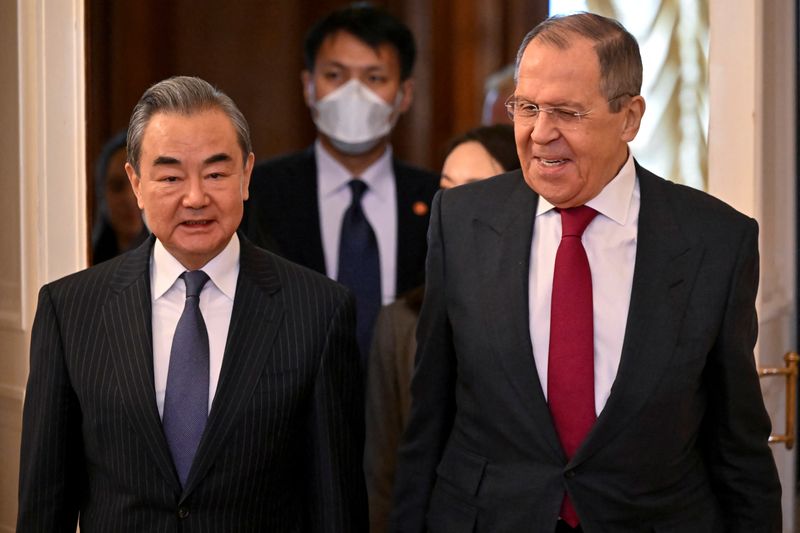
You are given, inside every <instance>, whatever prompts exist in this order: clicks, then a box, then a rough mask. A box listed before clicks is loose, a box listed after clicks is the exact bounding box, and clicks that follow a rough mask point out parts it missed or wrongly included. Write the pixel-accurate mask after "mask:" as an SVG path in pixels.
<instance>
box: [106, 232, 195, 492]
mask: <svg viewBox="0 0 800 533" xmlns="http://www.w3.org/2000/svg"><path fill="white" fill-rule="evenodd" d="M154 242H155V239H154V237H152V236H151V237H150V238H149V239H147V241H145V243H144V244H142V245H141V246H139V248H137V249H136V250H134V251H132V252H131V253H129V254H128V255H127V256H126V257H125V259H124V260H123V261H122V262H121V263H120V266H119V268H118V269H117V271H116V272H115V273H114V275H113V277H112V278H111V282H110V284H111V296H110V297H109V299H108V301H107V302H106V303H105V305H104V306H103V321H104V323H105V327H106V332H107V335H108V343H109V352H110V354H111V359H112V362H113V366H114V370H115V372H116V375H117V384H118V386H119V390H120V395H121V397H122V403H123V406H124V410H125V412H126V413H127V414H128V417H129V418H130V420H131V422H132V423H133V427H134V429H135V430H136V431H137V432H138V433H139V435H140V436H141V437H142V438H143V440H144V442H145V443H146V447H147V449H148V450H149V452H150V455H151V457H152V459H153V462H154V463H155V465H156V467H157V468H158V470H159V471H161V474H162V475H163V476H164V478H165V479H166V480H167V481H168V482H169V483H170V484H172V485H173V486H174V487H175V488H176V489H178V488H179V487H180V484H179V482H178V478H177V476H176V474H175V468H174V467H173V464H172V457H171V455H170V453H169V448H168V447H167V441H166V439H165V438H164V432H163V430H162V427H161V418H160V417H159V415H158V407H157V406H156V396H155V386H154V378H153V336H152V318H151V316H152V298H151V294H150V269H149V266H150V251H151V249H152V247H153V243H154Z"/></svg>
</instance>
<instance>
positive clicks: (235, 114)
mask: <svg viewBox="0 0 800 533" xmlns="http://www.w3.org/2000/svg"><path fill="white" fill-rule="evenodd" d="M211 109H218V110H220V111H222V112H223V113H225V114H226V115H227V116H228V118H230V119H231V122H232V123H233V128H234V129H235V130H236V137H237V141H238V142H239V147H240V148H241V149H242V161H243V163H244V164H246V163H247V156H248V155H249V154H250V152H252V151H253V147H252V144H251V143H250V128H249V127H248V126H247V120H245V118H244V115H242V112H241V111H239V108H238V107H236V104H234V103H233V100H231V99H230V97H229V96H228V95H226V94H225V93H223V92H222V91H220V90H219V89H216V88H215V87H213V86H212V85H211V84H210V83H208V82H207V81H205V80H202V79H200V78H195V77H191V76H175V77H172V78H169V79H166V80H164V81H160V82H158V83H156V84H155V85H153V86H152V87H150V88H149V89H147V90H146V91H145V92H144V94H143V95H142V97H141V98H140V99H139V102H138V103H137V104H136V107H134V108H133V113H132V114H131V121H130V124H129V125H128V163H130V164H131V166H132V167H133V168H134V170H135V171H136V174H137V175H138V174H139V163H140V158H141V155H142V139H143V138H144V130H145V128H146V127H147V124H148V123H149V122H150V119H151V118H153V115H155V114H156V113H178V114H181V115H191V114H193V113H197V112H199V111H207V110H211Z"/></svg>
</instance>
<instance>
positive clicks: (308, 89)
mask: <svg viewBox="0 0 800 533" xmlns="http://www.w3.org/2000/svg"><path fill="white" fill-rule="evenodd" d="M300 82H301V83H302V84H303V99H304V100H305V101H306V105H307V106H308V107H312V106H313V105H314V100H315V95H314V79H313V75H312V74H311V72H309V71H308V70H303V71H302V72H300Z"/></svg>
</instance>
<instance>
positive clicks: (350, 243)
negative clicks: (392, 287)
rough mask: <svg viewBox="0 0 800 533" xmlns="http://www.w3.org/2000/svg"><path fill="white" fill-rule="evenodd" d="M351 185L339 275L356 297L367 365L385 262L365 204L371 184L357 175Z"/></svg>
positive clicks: (358, 332) (361, 345)
mask: <svg viewBox="0 0 800 533" xmlns="http://www.w3.org/2000/svg"><path fill="white" fill-rule="evenodd" d="M348 185H349V186H350V190H351V191H352V193H353V199H352V202H351V203H350V207H348V208H347V211H345V213H344V218H343V219H342V232H341V235H340V237H339V276H338V278H339V282H340V283H342V284H343V285H345V286H347V287H348V288H350V290H351V291H352V292H353V295H354V296H355V298H356V311H357V312H356V337H357V339H358V347H359V350H360V351H361V365H362V368H365V367H366V361H367V355H368V354H369V345H370V341H371V339H372V328H373V325H374V324H375V318H376V317H377V315H378V310H379V309H380V307H381V264H380V258H379V256H378V241H377V240H376V239H375V232H374V231H372V226H370V224H369V221H368V220H367V217H366V216H364V210H363V209H362V207H361V198H362V197H363V196H364V193H365V192H366V190H367V184H366V183H364V182H363V181H361V180H359V179H353V180H350V183H348Z"/></svg>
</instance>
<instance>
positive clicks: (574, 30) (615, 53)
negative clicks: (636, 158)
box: [514, 12, 642, 113]
mask: <svg viewBox="0 0 800 533" xmlns="http://www.w3.org/2000/svg"><path fill="white" fill-rule="evenodd" d="M575 36H580V37H584V38H586V39H588V40H590V41H592V42H593V43H595V45H594V50H595V52H597V59H598V60H599V61H600V92H601V93H602V94H603V96H605V97H606V99H607V100H609V101H610V107H611V111H613V112H615V113H616V112H617V111H619V110H620V108H621V107H622V104H621V102H620V100H619V99H618V98H619V97H620V96H623V95H625V96H635V95H638V94H639V93H640V92H641V90H642V56H641V54H640V53H639V44H638V43H637V42H636V38H635V37H634V36H633V35H631V34H630V32H628V30H626V29H625V27H624V26H623V25H622V24H620V23H619V22H617V21H616V20H614V19H611V18H608V17H603V16H601V15H597V14H595V13H585V12H584V13H576V14H574V15H555V16H552V17H550V18H548V19H546V20H544V21H543V22H541V23H540V24H538V25H537V26H536V27H535V28H533V29H532V30H531V31H529V32H528V34H527V35H526V36H525V38H524V39H522V44H521V45H520V47H519V50H518V51H517V61H516V65H515V68H514V79H515V80H517V81H518V80H519V66H520V63H521V62H522V56H523V55H524V53H525V49H526V48H528V45H529V44H530V42H531V41H533V40H534V39H539V40H540V41H541V42H542V43H545V44H549V45H551V46H555V47H556V48H559V49H562V50H565V49H567V48H569V47H570V45H571V44H572V43H571V38H572V37H575ZM612 99H613V100H612Z"/></svg>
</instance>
